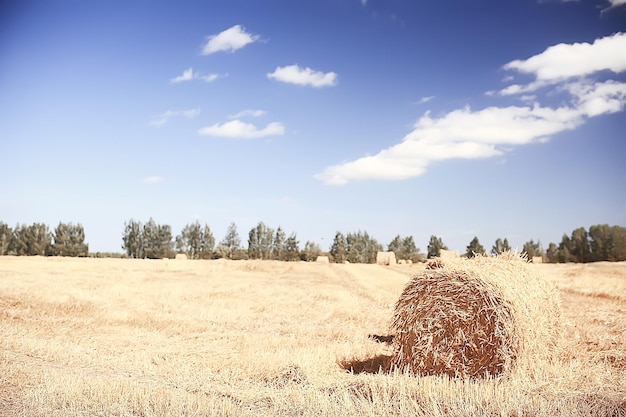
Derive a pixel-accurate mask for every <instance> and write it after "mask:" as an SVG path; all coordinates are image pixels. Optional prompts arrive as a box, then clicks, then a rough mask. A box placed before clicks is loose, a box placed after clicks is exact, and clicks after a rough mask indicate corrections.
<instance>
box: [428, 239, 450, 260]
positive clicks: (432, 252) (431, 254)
mask: <svg viewBox="0 0 626 417" xmlns="http://www.w3.org/2000/svg"><path fill="white" fill-rule="evenodd" d="M442 249H443V250H448V247H447V246H446V245H444V244H443V240H441V238H440V237H437V236H435V235H433V236H431V237H430V241H429V242H428V255H427V256H428V259H430V258H435V257H437V256H439V255H440V252H441V250H442Z"/></svg>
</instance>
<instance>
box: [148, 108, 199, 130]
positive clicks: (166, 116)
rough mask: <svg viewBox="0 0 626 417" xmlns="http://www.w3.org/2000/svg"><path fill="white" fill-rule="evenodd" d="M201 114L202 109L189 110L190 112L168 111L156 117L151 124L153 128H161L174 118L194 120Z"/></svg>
mask: <svg viewBox="0 0 626 417" xmlns="http://www.w3.org/2000/svg"><path fill="white" fill-rule="evenodd" d="M199 114H200V109H188V110H167V111H166V112H164V113H161V114H160V115H158V116H156V117H154V118H153V119H152V121H151V122H150V125H151V126H155V127H161V126H163V125H164V124H165V123H167V122H168V121H169V120H170V119H171V118H172V117H184V118H186V119H193V118H194V117H196V116H197V115H199Z"/></svg>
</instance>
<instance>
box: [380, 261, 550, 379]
mask: <svg viewBox="0 0 626 417" xmlns="http://www.w3.org/2000/svg"><path fill="white" fill-rule="evenodd" d="M433 266H434V268H433V269H427V270H425V272H424V273H423V274H420V275H418V276H416V277H415V278H413V279H412V280H411V281H410V282H409V284H408V285H407V286H406V287H405V289H404V291H403V292H402V295H401V296H400V299H399V300H398V302H397V303H396V307H395V312H394V317H393V321H392V325H391V331H392V333H393V334H394V335H395V338H394V355H393V357H392V365H393V366H396V367H398V368H400V369H401V370H405V371H409V372H411V373H414V374H417V375H442V374H446V375H449V376H451V377H462V378H482V377H486V376H501V375H505V374H508V373H510V372H512V371H514V370H515V369H516V368H517V367H520V366H522V367H528V366H532V365H533V361H534V359H536V358H538V357H546V356H548V357H549V356H550V355H553V354H555V353H556V351H557V349H558V345H559V342H558V339H559V335H560V306H559V301H558V295H557V293H556V290H555V289H554V288H553V287H552V286H550V285H548V283H547V282H546V281H545V280H544V279H543V278H542V277H541V276H539V275H537V274H536V273H535V272H534V271H533V270H532V269H531V266H530V265H528V263H527V262H526V259H525V258H523V257H520V256H519V255H518V254H512V253H505V254H503V255H500V256H498V257H495V258H494V257H487V256H479V257H477V258H473V259H467V260H466V259H459V260H458V261H455V262H445V263H441V264H439V265H436V266H435V265H433Z"/></svg>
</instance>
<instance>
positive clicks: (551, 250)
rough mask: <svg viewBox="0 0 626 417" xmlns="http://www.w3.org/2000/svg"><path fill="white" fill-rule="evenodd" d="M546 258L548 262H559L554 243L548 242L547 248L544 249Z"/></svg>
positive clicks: (557, 248)
mask: <svg viewBox="0 0 626 417" xmlns="http://www.w3.org/2000/svg"><path fill="white" fill-rule="evenodd" d="M546 258H547V260H548V262H550V263H557V262H559V247H558V246H557V245H556V244H554V243H550V244H549V245H548V250H546Z"/></svg>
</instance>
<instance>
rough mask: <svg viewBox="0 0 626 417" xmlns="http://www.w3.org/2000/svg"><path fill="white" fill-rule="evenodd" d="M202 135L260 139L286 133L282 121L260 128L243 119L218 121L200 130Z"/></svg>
mask: <svg viewBox="0 0 626 417" xmlns="http://www.w3.org/2000/svg"><path fill="white" fill-rule="evenodd" d="M198 133H199V134H201V135H207V136H217V137H223V138H230V139H259V138H263V137H266V136H280V135H283V134H284V133H285V127H284V126H283V124H282V123H279V122H272V123H270V124H268V125H267V126H266V127H265V128H263V129H259V128H257V127H256V126H255V125H253V124H251V123H244V122H242V121H241V120H232V121H230V122H226V123H222V124H219V123H216V124H214V125H212V126H208V127H204V128H202V129H200V130H199V131H198Z"/></svg>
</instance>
